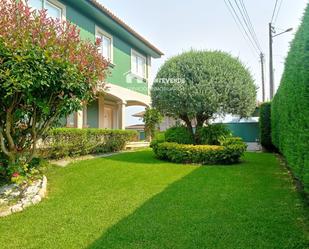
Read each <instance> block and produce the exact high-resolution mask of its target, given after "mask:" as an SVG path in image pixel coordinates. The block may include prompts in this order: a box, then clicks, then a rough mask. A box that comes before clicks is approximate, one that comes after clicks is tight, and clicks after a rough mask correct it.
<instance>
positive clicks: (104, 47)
mask: <svg viewBox="0 0 309 249" xmlns="http://www.w3.org/2000/svg"><path fill="white" fill-rule="evenodd" d="M96 37H97V38H100V39H101V44H100V47H99V52H100V53H101V54H102V56H103V57H104V58H105V59H106V60H108V61H109V62H111V63H112V62H113V37H112V36H111V35H109V34H108V33H106V32H105V31H103V30H101V29H99V28H96Z"/></svg>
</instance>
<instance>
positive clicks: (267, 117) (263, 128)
mask: <svg viewBox="0 0 309 249" xmlns="http://www.w3.org/2000/svg"><path fill="white" fill-rule="evenodd" d="M259 125H260V142H261V145H262V146H263V147H264V148H265V149H267V150H270V151H271V150H273V149H274V147H273V144H272V141H271V103H270V102H268V103H263V104H262V105H261V106H260V120H259Z"/></svg>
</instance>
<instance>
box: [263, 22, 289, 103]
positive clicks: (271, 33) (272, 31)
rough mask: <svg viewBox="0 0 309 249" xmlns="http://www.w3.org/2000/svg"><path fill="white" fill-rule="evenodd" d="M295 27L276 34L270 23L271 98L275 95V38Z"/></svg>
mask: <svg viewBox="0 0 309 249" xmlns="http://www.w3.org/2000/svg"><path fill="white" fill-rule="evenodd" d="M292 30H293V28H289V29H287V30H285V31H283V32H281V33H279V34H276V32H275V30H274V27H273V26H272V23H269V99H270V100H272V98H273V97H274V88H275V87H274V65H273V38H274V37H276V36H279V35H282V34H284V33H287V32H290V31H292Z"/></svg>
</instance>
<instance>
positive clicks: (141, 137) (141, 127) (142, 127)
mask: <svg viewBox="0 0 309 249" xmlns="http://www.w3.org/2000/svg"><path fill="white" fill-rule="evenodd" d="M126 130H131V131H137V134H138V140H140V141H141V140H145V139H146V134H145V125H144V124H135V125H129V126H127V127H126Z"/></svg>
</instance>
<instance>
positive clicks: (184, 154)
mask: <svg viewBox="0 0 309 249" xmlns="http://www.w3.org/2000/svg"><path fill="white" fill-rule="evenodd" d="M151 146H152V148H153V151H154V153H155V154H156V156H157V157H158V158H159V159H162V160H167V161H171V162H175V163H198V164H204V165H205V164H232V163H237V162H239V160H240V157H241V156H242V155H243V153H244V152H245V151H246V148H247V146H246V144H245V143H244V142H243V141H242V140H241V139H240V138H228V139H227V140H226V141H225V143H223V144H222V145H188V144H178V143H170V142H163V143H160V142H154V143H152V144H151Z"/></svg>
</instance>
